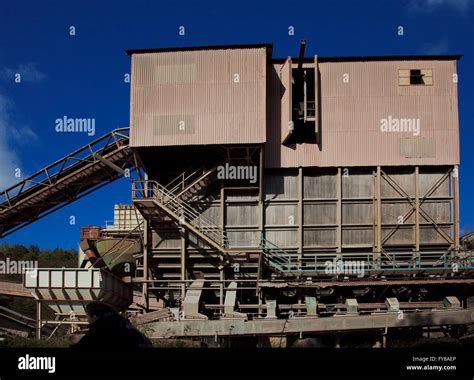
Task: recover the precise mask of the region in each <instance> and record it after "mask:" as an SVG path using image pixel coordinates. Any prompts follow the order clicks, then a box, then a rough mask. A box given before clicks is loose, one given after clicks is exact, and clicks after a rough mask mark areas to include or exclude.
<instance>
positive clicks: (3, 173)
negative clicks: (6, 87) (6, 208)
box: [0, 94, 20, 189]
mask: <svg viewBox="0 0 474 380" xmlns="http://www.w3.org/2000/svg"><path fill="white" fill-rule="evenodd" d="M11 106H12V104H11V102H10V101H9V100H8V99H7V98H6V97H4V96H3V95H1V94H0V189H5V188H6V187H8V186H10V185H12V184H13V183H15V182H17V180H18V179H17V178H15V169H16V168H18V167H19V162H20V161H19V159H18V157H17V155H16V153H15V151H14V150H13V149H12V148H11V146H10V144H9V140H10V137H9V131H10V130H11V129H12V128H11V125H10V109H11Z"/></svg>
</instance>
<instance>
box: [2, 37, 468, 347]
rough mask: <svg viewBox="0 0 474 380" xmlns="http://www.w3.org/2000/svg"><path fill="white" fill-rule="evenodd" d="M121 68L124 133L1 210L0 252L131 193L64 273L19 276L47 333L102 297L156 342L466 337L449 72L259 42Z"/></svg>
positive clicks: (445, 65) (157, 53) (7, 196)
mask: <svg viewBox="0 0 474 380" xmlns="http://www.w3.org/2000/svg"><path fill="white" fill-rule="evenodd" d="M127 53H128V55H129V56H130V57H131V90H130V129H121V130H115V131H112V132H111V133H109V134H107V135H106V136H104V137H102V138H100V139H98V140H95V141H94V142H91V143H90V144H88V145H87V146H85V147H83V148H81V149H79V150H77V151H75V152H73V153H71V154H70V155H68V156H67V157H64V158H63V159H61V160H59V161H57V162H55V163H54V164H52V165H50V166H48V167H46V168H45V169H43V170H42V171H40V172H38V173H36V174H34V175H32V176H31V177H29V178H27V179H25V180H23V181H22V182H20V183H19V184H17V185H15V186H13V187H11V188H10V189H7V190H5V191H4V192H2V193H1V194H0V196H1V202H2V204H1V208H0V223H1V234H2V236H5V235H6V234H8V233H11V232H13V231H15V230H17V229H19V228H22V227H24V226H26V225H27V224H29V223H31V222H33V221H35V220H37V219H38V218H40V217H42V216H45V215H47V214H48V213H50V212H52V211H54V210H55V209H57V208H59V207H62V206H63V205H66V204H68V203H70V202H72V201H73V200H75V199H77V198H79V197H80V196H83V195H85V194H89V193H90V192H92V191H93V190H95V189H97V188H99V187H102V186H103V185H105V184H107V183H109V182H111V181H113V180H115V179H117V178H120V177H122V176H124V175H125V176H128V174H129V172H130V171H131V172H132V177H134V178H136V179H135V180H133V181H132V183H131V203H130V204H129V205H117V206H116V208H115V210H114V222H113V223H108V224H107V225H106V226H104V227H94V226H92V227H85V228H83V229H82V230H81V241H80V245H79V246H80V248H79V263H78V266H79V267H80V269H77V270H71V269H54V268H53V269H40V270H38V273H30V274H28V275H27V276H26V279H25V286H26V287H27V288H29V289H31V290H32V292H33V294H34V295H35V297H36V298H37V299H38V302H42V303H45V304H48V305H50V306H51V307H53V309H54V310H55V312H56V313H57V315H58V318H59V319H60V320H62V321H64V320H66V321H68V322H70V323H76V324H81V323H85V322H84V319H83V318H84V314H83V307H84V304H85V303H86V302H87V301H90V300H92V299H102V300H104V301H105V302H108V303H110V304H112V305H113V306H115V307H117V309H121V310H127V311H128V313H130V314H134V315H135V318H136V321H137V324H138V325H140V326H142V327H143V329H144V331H146V332H147V333H149V335H150V336H152V337H217V336H219V337H234V336H239V337H240V336H285V337H294V336H302V335H305V336H311V335H312V334H313V335H314V334H320V333H334V334H336V333H337V334H343V333H344V332H350V331H366V330H371V331H374V332H377V333H380V337H381V339H382V337H385V336H386V334H387V331H388V330H393V329H399V328H419V329H427V328H428V329H429V328H437V329H444V330H445V331H446V332H452V331H455V330H456V328H455V327H456V326H465V325H467V324H469V323H472V322H473V321H474V309H473V308H474V306H473V304H472V301H471V299H472V295H473V294H472V286H471V285H472V282H473V281H474V277H473V266H472V264H473V263H472V253H471V252H470V251H468V250H465V249H461V248H462V247H461V246H460V242H459V240H460V239H459V191H458V165H459V123H458V102H457V71H456V70H457V69H456V65H457V61H458V60H459V59H460V58H461V56H459V55H436V56H362V57H322V56H311V57H308V56H305V42H304V41H302V42H301V45H300V51H299V55H298V56H296V57H287V58H276V57H273V56H272V45H271V44H248V45H223V46H197V47H179V48H160V49H136V50H127ZM91 289H92V290H91ZM71 316H73V318H72V317H71ZM71 318H72V319H71ZM51 322H52V321H47V323H48V324H49V323H51ZM37 323H38V330H40V329H41V328H42V326H43V324H44V323H45V321H42V320H41V316H39V317H38V321H37ZM52 323H57V321H56V322H52Z"/></svg>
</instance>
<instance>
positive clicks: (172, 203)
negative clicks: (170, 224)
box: [132, 181, 228, 256]
mask: <svg viewBox="0 0 474 380" xmlns="http://www.w3.org/2000/svg"><path fill="white" fill-rule="evenodd" d="M132 200H133V203H134V204H135V206H136V207H137V209H138V210H139V211H140V213H141V214H142V215H143V216H144V217H145V218H146V219H148V220H153V218H154V217H155V218H156V214H157V213H156V210H157V209H158V210H159V211H160V212H161V213H163V214H165V215H166V216H168V217H169V218H171V219H173V220H174V221H175V222H176V223H178V224H179V225H181V226H183V227H185V228H186V229H188V230H189V231H190V232H192V233H193V234H194V235H195V236H197V237H198V238H200V239H201V240H202V241H203V242H205V243H206V244H208V245H209V246H210V247H211V248H214V249H216V250H217V251H218V252H220V254H221V255H224V256H226V255H227V249H228V239H227V235H226V233H225V231H224V230H223V229H222V228H221V227H219V226H216V225H215V224H214V223H212V222H211V221H209V220H206V219H205V218H204V217H203V216H202V215H200V214H199V213H198V212H197V211H196V210H194V209H193V208H192V207H191V206H189V205H188V204H187V203H186V202H185V201H183V200H182V199H181V198H180V197H179V196H178V195H175V194H173V193H172V192H171V191H170V190H168V189H167V188H166V187H164V186H163V185H160V184H159V183H158V182H156V181H134V182H133V183H132Z"/></svg>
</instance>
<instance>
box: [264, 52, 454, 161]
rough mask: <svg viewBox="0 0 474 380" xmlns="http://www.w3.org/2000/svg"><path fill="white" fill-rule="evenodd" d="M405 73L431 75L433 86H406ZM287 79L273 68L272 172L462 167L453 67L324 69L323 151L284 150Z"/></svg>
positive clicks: (349, 65)
mask: <svg viewBox="0 0 474 380" xmlns="http://www.w3.org/2000/svg"><path fill="white" fill-rule="evenodd" d="M399 69H432V72H433V85H430V86H420V85H418V86H416V85H411V86H400V85H399ZM281 71H282V64H273V65H270V69H269V80H270V81H271V83H269V85H268V86H269V87H268V88H269V89H270V90H269V92H270V93H269V96H268V102H269V104H268V107H267V110H268V124H267V144H266V151H265V152H266V155H265V159H266V161H265V165H266V166H267V167H297V166H322V167H328V166H344V167H345V166H376V165H383V166H389V165H397V166H398V165H454V164H459V126H458V104H457V83H456V82H455V81H453V75H454V74H455V73H456V62H455V61H441V60H440V61H420V60H413V61H386V62H383V61H382V62H380V61H377V62H323V63H320V64H319V71H320V80H321V136H320V138H321V144H320V145H319V146H318V145H315V144H299V145H295V146H290V147H285V146H283V145H281V136H280V134H281V130H282V125H281V123H282V122H284V121H282V120H281V115H282V110H281V107H282V102H281V91H285V89H284V88H283V89H282V90H280V89H279V87H280V85H281V83H282V80H281V79H282V78H281V77H280V74H281ZM284 106H285V107H286V104H285V105H284ZM384 119H385V121H386V122H387V123H390V124H389V125H390V126H391V128H388V129H389V131H382V129H381V128H382V125H383V124H382V123H383V121H384ZM395 119H397V120H398V122H399V126H403V128H404V130H405V132H396V131H393V130H394V126H395V125H396V124H395V123H396V121H395ZM386 125H388V124H386ZM418 128H419V129H418ZM401 129H402V128H401Z"/></svg>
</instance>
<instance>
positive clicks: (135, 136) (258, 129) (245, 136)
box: [130, 47, 266, 147]
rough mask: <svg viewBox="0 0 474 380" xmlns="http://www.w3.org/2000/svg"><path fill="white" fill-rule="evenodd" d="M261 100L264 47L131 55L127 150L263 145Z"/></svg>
mask: <svg viewBox="0 0 474 380" xmlns="http://www.w3.org/2000/svg"><path fill="white" fill-rule="evenodd" d="M237 76H238V77H237ZM237 79H238V82H236V80H237ZM265 98H266V49H265V48H263V47H262V48H255V49H229V50H206V51H199V50H196V51H176V52H162V53H146V54H136V55H133V56H132V78H131V104H130V109H131V110H130V128H131V129H130V145H131V146H133V147H143V146H173V145H176V146H178V145H200V144H242V143H263V142H265V137H266V133H265V132H266V131H265V124H266V110H265V106H266V104H265V103H266V102H265Z"/></svg>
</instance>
